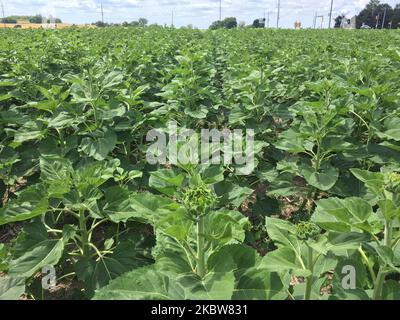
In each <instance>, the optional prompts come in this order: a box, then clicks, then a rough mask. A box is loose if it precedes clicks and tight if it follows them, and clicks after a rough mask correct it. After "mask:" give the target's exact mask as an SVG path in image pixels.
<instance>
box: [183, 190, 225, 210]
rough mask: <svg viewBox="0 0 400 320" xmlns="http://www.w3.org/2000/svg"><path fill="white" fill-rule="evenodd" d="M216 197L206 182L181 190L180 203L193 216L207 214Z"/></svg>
mask: <svg viewBox="0 0 400 320" xmlns="http://www.w3.org/2000/svg"><path fill="white" fill-rule="evenodd" d="M216 200H217V197H216V195H215V193H214V191H213V190H212V189H211V188H210V187H209V186H207V185H206V184H201V185H198V186H195V187H190V188H188V189H186V190H185V191H184V192H183V195H182V203H183V205H184V206H185V207H186V209H187V210H188V212H189V213H190V215H192V216H194V217H199V216H202V215H205V214H207V213H208V212H209V211H210V210H211V209H212V208H213V206H214V205H215V203H216Z"/></svg>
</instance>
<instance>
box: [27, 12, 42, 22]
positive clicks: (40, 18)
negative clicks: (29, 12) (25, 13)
mask: <svg viewBox="0 0 400 320" xmlns="http://www.w3.org/2000/svg"><path fill="white" fill-rule="evenodd" d="M29 22H30V23H42V22H43V17H42V15H41V14H37V15H36V16H33V17H30V18H29Z"/></svg>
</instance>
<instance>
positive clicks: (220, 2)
mask: <svg viewBox="0 0 400 320" xmlns="http://www.w3.org/2000/svg"><path fill="white" fill-rule="evenodd" d="M219 21H222V0H219Z"/></svg>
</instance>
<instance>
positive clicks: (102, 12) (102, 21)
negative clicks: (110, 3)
mask: <svg viewBox="0 0 400 320" xmlns="http://www.w3.org/2000/svg"><path fill="white" fill-rule="evenodd" d="M101 23H102V24H103V25H104V11H103V2H101Z"/></svg>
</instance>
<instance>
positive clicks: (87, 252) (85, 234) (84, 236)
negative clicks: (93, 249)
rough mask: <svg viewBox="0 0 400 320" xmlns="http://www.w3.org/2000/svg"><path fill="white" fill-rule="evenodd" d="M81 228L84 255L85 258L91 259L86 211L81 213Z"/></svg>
mask: <svg viewBox="0 0 400 320" xmlns="http://www.w3.org/2000/svg"><path fill="white" fill-rule="evenodd" d="M79 228H80V231H81V241H82V254H83V256H84V257H89V256H90V250H89V233H88V230H87V225H86V216H85V211H84V210H80V211H79Z"/></svg>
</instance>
